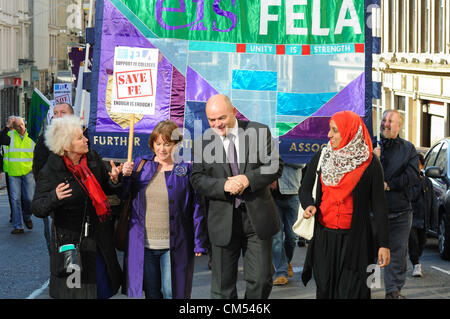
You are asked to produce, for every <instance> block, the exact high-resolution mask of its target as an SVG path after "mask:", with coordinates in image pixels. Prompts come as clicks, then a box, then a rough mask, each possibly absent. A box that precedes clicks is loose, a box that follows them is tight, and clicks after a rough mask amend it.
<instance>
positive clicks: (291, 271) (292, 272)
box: [288, 263, 294, 278]
mask: <svg viewBox="0 0 450 319" xmlns="http://www.w3.org/2000/svg"><path fill="white" fill-rule="evenodd" d="M288 277H290V278H292V277H294V268H292V263H289V264H288Z"/></svg>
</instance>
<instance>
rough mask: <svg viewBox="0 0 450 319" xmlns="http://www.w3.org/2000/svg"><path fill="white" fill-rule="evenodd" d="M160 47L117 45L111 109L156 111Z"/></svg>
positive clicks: (152, 112)
mask: <svg viewBox="0 0 450 319" xmlns="http://www.w3.org/2000/svg"><path fill="white" fill-rule="evenodd" d="M158 56H159V51H158V49H147V48H132V47H116V48H115V52H114V77H113V90H112V103H111V111H112V112H118V113H130V114H146V115H154V114H155V101H156V99H155V97H156V77H157V72H158Z"/></svg>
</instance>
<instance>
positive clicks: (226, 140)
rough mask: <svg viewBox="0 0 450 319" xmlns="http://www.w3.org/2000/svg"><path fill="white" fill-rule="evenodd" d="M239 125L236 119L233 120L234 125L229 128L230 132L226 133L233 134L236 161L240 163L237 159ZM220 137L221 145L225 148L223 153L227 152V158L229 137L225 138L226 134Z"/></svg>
mask: <svg viewBox="0 0 450 319" xmlns="http://www.w3.org/2000/svg"><path fill="white" fill-rule="evenodd" d="M238 133H239V126H238V121H237V119H236V120H235V122H234V127H233V128H232V129H231V131H230V132H228V133H227V135H228V134H233V135H234V146H235V148H236V155H237V162H238V163H240V161H239V134H238ZM221 138H222V142H223V147H224V148H225V154H227V158H228V146H229V145H230V139H229V138H227V136H221Z"/></svg>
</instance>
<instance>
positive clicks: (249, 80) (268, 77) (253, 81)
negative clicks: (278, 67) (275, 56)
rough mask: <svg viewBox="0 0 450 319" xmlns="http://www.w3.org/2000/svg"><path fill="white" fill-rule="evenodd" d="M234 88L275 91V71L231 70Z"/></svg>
mask: <svg viewBox="0 0 450 319" xmlns="http://www.w3.org/2000/svg"><path fill="white" fill-rule="evenodd" d="M232 81H233V82H232V88H233V89H235V90H251V91H277V72H268V71H248V70H233V79H232Z"/></svg>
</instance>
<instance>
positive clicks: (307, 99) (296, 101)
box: [277, 92, 337, 116]
mask: <svg viewBox="0 0 450 319" xmlns="http://www.w3.org/2000/svg"><path fill="white" fill-rule="evenodd" d="M336 94H337V92H331V93H313V94H307V93H278V98H277V101H278V103H277V115H296V116H310V115H312V114H313V113H315V112H316V111H317V110H318V109H320V107H321V106H323V105H325V104H326V103H327V102H328V101H329V100H331V99H332V98H333V96H335V95H336Z"/></svg>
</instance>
